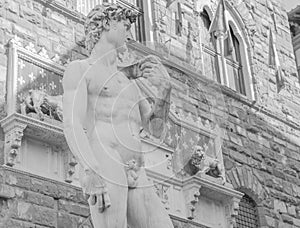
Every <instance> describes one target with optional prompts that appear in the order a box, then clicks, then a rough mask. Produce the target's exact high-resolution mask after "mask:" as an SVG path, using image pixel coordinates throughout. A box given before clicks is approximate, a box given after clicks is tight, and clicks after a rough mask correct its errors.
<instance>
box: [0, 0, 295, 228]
mask: <svg viewBox="0 0 300 228" xmlns="http://www.w3.org/2000/svg"><path fill="white" fill-rule="evenodd" d="M98 2H100V1H82V0H77V1H76V0H53V1H47V0H26V1H24V0H0V23H1V27H0V82H1V87H0V98H1V99H0V101H1V121H0V122H1V129H2V130H1V156H0V157H1V159H0V161H1V164H3V166H1V168H0V227H5V228H17V227H27V228H29V227H37V228H46V227H47V228H50V227H51V228H71V227H72V228H73V227H74V228H75V227H76V228H77V227H85V228H87V227H92V226H91V224H90V218H89V210H88V206H87V203H86V201H85V199H84V197H83V195H82V192H81V190H80V188H79V187H78V184H77V176H76V173H77V166H78V165H77V162H76V161H75V160H74V158H73V157H72V155H71V153H70V151H69V149H68V147H67V146H66V142H65V140H64V135H63V131H62V123H61V119H60V116H59V110H58V109H57V108H56V109H55V110H54V111H53V109H52V108H53V107H51V106H50V107H48V106H45V104H41V106H40V107H39V108H41V111H42V113H43V118H41V116H39V115H38V113H37V110H35V109H34V108H33V109H30V107H29V106H28V105H26V99H29V100H30V102H29V103H31V104H33V103H32V102H34V101H33V98H32V94H33V93H34V92H36V91H38V92H37V93H38V95H39V96H42V97H43V96H49V97H50V98H53V99H56V100H55V101H57V100H59V97H60V96H61V94H62V92H63V91H62V87H61V78H62V75H63V71H64V68H65V65H66V64H67V63H68V62H70V61H71V60H75V59H82V58H86V57H87V53H86V51H85V49H84V43H83V37H84V34H83V21H84V14H85V13H86V12H87V11H88V10H89V8H91V7H92V5H93V4H95V3H98ZM218 2H219V1H215V0H198V1H196V0H186V1H175V2H172V3H171V4H169V5H168V4H167V1H164V0H151V1H150V0H143V1H125V0H120V1H119V3H120V4H123V5H125V6H126V7H130V8H132V9H134V10H137V11H141V12H143V15H144V16H143V17H142V18H141V19H140V20H139V22H138V23H139V24H138V26H137V27H135V28H133V29H132V33H131V36H132V37H134V38H136V39H138V40H140V41H141V42H133V41H131V42H130V44H128V49H129V50H128V52H127V55H124V56H121V57H120V59H121V61H130V60H132V59H136V58H140V57H141V56H144V55H146V54H155V55H158V56H160V57H161V59H162V61H163V63H164V64H165V66H166V67H167V68H168V71H169V73H170V76H171V78H172V85H173V91H172V96H171V102H172V103H171V111H170V118H169V122H168V124H167V128H168V131H167V135H166V137H165V140H164V142H163V144H159V143H158V142H156V141H155V140H152V139H151V138H150V139H147V138H146V139H143V145H144V148H146V149H149V150H153V151H154V152H153V153H149V155H148V156H147V157H146V163H147V164H148V166H147V167H153V168H149V169H148V170H147V171H148V172H147V173H148V176H149V178H150V179H151V180H153V183H154V186H155V188H156V190H157V194H158V195H159V196H160V197H161V199H162V202H163V203H164V205H165V207H166V210H168V211H169V214H170V216H171V218H172V220H173V222H174V226H175V227H178V228H183V227H191V228H192V227H193V228H196V227H207V228H209V227H210V228H215V227H238V228H239V227H262V228H266V227H274V228H279V227H280V228H292V227H300V179H299V178H300V139H299V137H300V119H299V116H300V85H299V81H298V78H297V69H296V65H295V57H294V54H293V46H292V41H291V34H290V29H289V22H288V16H287V13H286V12H285V11H284V9H283V8H282V6H281V5H280V4H279V3H278V2H277V1H275V0H267V1H265V0H264V1H263V0H245V1H239V0H228V1H225V4H226V7H227V12H226V18H227V19H226V23H227V25H228V34H227V37H230V38H231V40H232V41H231V45H232V46H231V47H230V45H227V46H226V45H225V50H227V51H228V50H229V49H230V52H228V53H227V54H226V56H225V57H223V56H222V55H221V54H220V53H221V50H222V45H224V44H225V43H226V42H223V40H222V39H223V38H224V37H223V38H222V37H221V36H219V35H218V34H216V35H217V36H216V37H215V36H212V35H211V34H210V33H209V31H208V29H209V26H210V24H211V22H212V21H213V17H214V15H215V12H216V9H217V5H218ZM167 5H168V7H167ZM270 29H271V31H272V32H273V37H274V40H275V47H276V51H277V53H278V57H279V60H280V69H281V70H282V75H283V83H282V85H281V88H280V90H278V80H277V79H276V69H273V68H272V67H270V66H269V63H268V59H269V49H270V48H269V47H270V39H269V30H270ZM144 41H145V42H144ZM148 92H149V91H148ZM146 93H147V91H146ZM149 93H150V94H151V91H150V92H149ZM49 97H48V98H49ZM56 104H57V103H56ZM197 148H198V149H199V148H200V149H199V151H200V155H201V153H203V154H202V155H204V156H203V157H201V156H200V157H199V154H197V153H195V151H196V149H197ZM199 151H198V152H199ZM197 155H198V157H197ZM204 157H205V158H204ZM193 159H194V160H193ZM197 159H198V160H197ZM197 161H198V162H199V163H201V162H202V163H201V164H200V165H199V164H198V165H199V166H197V164H196V165H195V163H197ZM216 163H217V164H219V166H218V167H219V173H218V170H216V169H215V168H214V169H213V168H212V167H211V166H213V164H216ZM201 165H202V166H201ZM203 167H204V168H203ZM206 168H207V169H206ZM195 170H200V171H203V172H200V173H199V172H198V173H197V172H195ZM215 172H217V174H215ZM195 173H196V175H194V174H195Z"/></svg>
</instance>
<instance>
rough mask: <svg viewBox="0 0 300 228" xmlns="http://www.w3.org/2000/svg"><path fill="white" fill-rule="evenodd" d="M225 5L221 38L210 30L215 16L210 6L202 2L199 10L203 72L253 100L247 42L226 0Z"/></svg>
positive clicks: (246, 36) (237, 16)
mask: <svg viewBox="0 0 300 228" xmlns="http://www.w3.org/2000/svg"><path fill="white" fill-rule="evenodd" d="M225 4H226V11H225V16H226V17H225V16H224V17H225V18H224V19H225V20H226V21H225V23H226V26H227V32H226V34H225V36H224V37H223V39H222V38H221V37H220V36H219V35H218V34H216V33H215V32H212V33H211V34H210V33H209V29H210V25H211V24H212V21H213V18H214V16H213V13H212V11H211V10H210V9H211V8H212V7H209V5H205V6H203V7H202V11H201V12H200V20H199V21H200V34H201V35H200V38H201V43H202V49H203V51H202V53H203V63H202V64H203V75H204V76H205V77H207V78H210V79H212V80H214V81H216V82H219V83H220V84H223V85H225V86H227V87H229V88H231V89H232V90H234V91H236V92H237V93H239V94H242V95H244V96H247V97H248V98H250V99H252V100H254V99H255V98H254V88H253V80H252V73H251V67H250V54H251V53H250V52H249V45H250V41H249V38H248V35H247V33H246V32H245V29H244V27H245V25H244V24H243V20H242V18H240V15H239V13H238V12H237V11H236V10H235V9H234V8H233V7H232V6H231V5H230V4H228V3H227V2H226V1H225ZM221 48H224V49H223V50H222V49H221ZM223 54H224V58H225V60H224V58H223V56H222V55H223Z"/></svg>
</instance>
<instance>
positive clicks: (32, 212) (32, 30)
mask: <svg viewBox="0 0 300 228" xmlns="http://www.w3.org/2000/svg"><path fill="white" fill-rule="evenodd" d="M55 2H59V3H61V4H65V6H66V9H65V8H64V7H60V5H56V4H55ZM152 2H153V6H154V9H155V10H154V11H153V15H154V28H153V29H154V31H155V32H156V36H157V39H158V41H159V37H162V36H165V35H166V34H168V31H166V28H165V27H164V25H165V24H167V23H168V22H167V21H160V22H159V24H158V25H157V24H156V22H157V20H158V19H159V20H164V17H155V15H158V14H160V13H163V12H165V9H164V7H165V2H164V1H162V0H159V1H158V0H153V1H152ZM192 2H193V1H186V8H185V7H183V10H186V9H187V10H188V9H191V8H192V7H191V4H192ZM203 2H205V1H204V0H203ZM230 4H231V5H232V7H233V8H234V9H236V11H237V12H238V14H239V15H240V17H241V18H242V22H243V23H244V25H245V31H246V34H247V35H248V38H249V53H250V56H251V59H249V62H250V64H251V70H252V76H253V80H254V82H255V88H254V89H255V93H256V94H255V95H256V98H257V100H256V102H253V101H250V100H249V99H247V98H245V97H242V96H240V95H238V94H236V93H235V92H233V91H232V90H230V89H228V88H225V87H223V86H219V85H217V84H216V83H214V82H212V81H209V80H206V79H205V75H204V76H202V75H200V73H199V72H198V71H197V74H196V73H195V74H194V75H190V74H187V72H188V70H186V69H185V68H184V67H183V68H181V70H182V71H180V70H176V69H170V74H171V76H172V80H173V84H174V88H176V89H175V90H174V91H173V94H172V99H173V100H174V101H175V102H176V105H177V106H178V108H181V109H184V111H187V112H192V113H194V114H195V113H196V114H197V115H199V116H202V117H203V118H207V119H209V120H210V121H212V122H215V123H217V124H218V125H220V126H221V127H222V128H223V129H225V130H226V134H225V137H224V143H223V148H222V149H223V150H222V151H223V156H224V163H225V168H226V174H227V178H228V180H229V181H230V182H231V183H232V184H233V186H234V187H235V188H236V189H238V190H241V191H243V192H245V193H247V194H248V195H249V196H251V197H252V198H253V199H254V200H255V201H256V203H257V205H258V209H259V217H260V224H261V227H274V228H279V227H282V228H283V227H284V228H292V227H300V180H299V178H300V147H299V144H300V143H299V141H300V139H299V137H300V127H299V123H300V119H299V116H300V86H299V83H298V81H297V77H296V67H295V62H294V56H293V54H292V53H293V51H292V44H291V38H290V33H289V28H288V20H287V15H286V13H285V12H284V10H283V9H282V8H281V6H280V5H279V4H278V3H277V2H276V1H269V0H267V1H263V0H246V1H238V0H236V1H233V0H232V1H230ZM72 5H73V3H72V1H69V2H67V3H66V1H62V0H61V1H44V0H27V1H24V0H0V25H1V26H0V82H1V83H0V101H1V102H2V106H3V105H4V102H3V101H4V99H5V94H6V90H5V84H6V70H7V43H8V41H9V40H10V39H11V38H12V37H13V36H14V35H18V36H19V37H21V38H22V39H24V40H25V42H29V41H30V42H32V43H34V44H35V45H36V46H37V47H40V48H41V47H45V48H46V49H47V51H48V53H49V55H50V56H54V55H55V54H56V53H57V54H59V55H60V56H63V59H62V60H63V61H68V59H78V58H84V56H85V51H84V49H83V48H82V47H81V46H79V45H78V44H80V41H81V40H82V37H83V33H82V30H83V27H82V19H81V16H80V15H79V14H77V13H74V11H73V10H72ZM215 7H216V4H213V7H212V11H213V10H214V9H215ZM273 12H274V15H275V20H273V19H272V13H273ZM190 17H191V18H193V15H192V14H191V11H190V10H189V12H188V13H186V14H185V15H184V20H186V21H190V22H191V24H190V25H189V27H188V28H186V27H184V29H183V33H182V37H180V38H179V37H176V36H173V39H174V40H176V41H175V43H176V47H177V48H178V50H185V52H184V53H185V54H187V55H185V56H176V57H179V62H180V61H182V62H185V64H182V65H184V66H186V67H189V63H190V62H193V66H191V67H189V68H190V69H194V71H195V72H196V70H197V69H199V68H198V66H197V64H198V62H197V60H198V59H199V58H200V57H199V55H200V54H201V53H199V51H200V50H198V48H197V47H199V43H198V42H199V40H198V36H199V35H198V34H199V31H197V29H199V26H198V25H197V23H198V22H197V20H196V19H191V18H190ZM190 19H191V20H190ZM274 22H275V24H276V29H277V32H276V35H275V36H276V39H277V45H278V52H279V58H280V60H281V64H282V67H283V70H284V75H285V78H286V83H285V88H284V89H283V90H282V91H281V92H280V93H279V94H278V93H277V92H276V85H275V75H274V72H272V71H271V70H270V69H269V67H268V65H267V61H268V49H269V46H268V45H269V43H268V42H269V39H268V27H269V26H270V25H272V23H274ZM183 25H184V26H185V25H188V23H186V22H184V24H183ZM158 26H161V27H159V29H158ZM189 33H190V35H191V37H190V38H187V37H185V36H188V34H189ZM189 39H190V42H189V45H190V46H189V45H187V41H188V40H189ZM191 47H192V48H191ZM191 49H192V50H193V51H194V54H193V55H191V57H193V58H194V60H195V61H189V60H191V59H189V58H188V56H189V53H191V52H189V50H191ZM176 54H178V55H180V54H181V53H176V52H175V51H174V52H172V55H176ZM171 57H172V56H171ZM172 58H173V57H172ZM173 59H174V61H177V59H176V58H175V57H174V58H173ZM177 62H178V61H177ZM208 85H210V86H209V87H208ZM211 86H213V87H214V88H216V89H214V90H212V89H211ZM216 91H218V95H217V96H216ZM216 97H221V99H216ZM212 106H213V107H214V108H213V109H212V108H211V107H212ZM3 115H5V109H4V108H3V114H2V116H3ZM0 189H1V191H0V192H1V197H2V198H1V199H0V205H1V208H0V224H1V222H2V224H1V225H3V221H4V222H5V223H4V224H5V225H4V226H3V227H7V228H10V227H11V228H17V227H38V228H45V227H48V228H49V227H55V228H66V227H68V228H69V227H70V228H71V227H77V226H78V224H80V223H82V222H84V221H86V222H87V225H88V223H89V221H88V220H86V219H87V216H88V209H87V205H86V203H85V201H84V199H83V196H82V193H81V191H80V190H79V189H77V188H75V187H72V186H70V185H67V184H62V183H60V182H52V181H49V180H47V179H42V178H40V177H36V176H30V175H28V174H26V173H20V172H13V171H12V170H10V169H7V168H2V169H1V170H0ZM174 223H175V225H176V227H178V228H181V227H193V226H194V225H192V224H187V223H184V222H182V223H181V222H179V221H175V222H174ZM1 225H0V227H1ZM194 227H196V226H194Z"/></svg>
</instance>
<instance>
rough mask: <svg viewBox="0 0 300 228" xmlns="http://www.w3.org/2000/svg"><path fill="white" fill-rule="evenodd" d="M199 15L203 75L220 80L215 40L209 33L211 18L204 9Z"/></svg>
mask: <svg viewBox="0 0 300 228" xmlns="http://www.w3.org/2000/svg"><path fill="white" fill-rule="evenodd" d="M200 17H201V31H200V32H201V43H202V49H203V62H204V66H203V70H204V72H203V73H204V75H205V76H206V77H207V78H210V79H212V80H214V81H217V82H220V77H219V71H218V59H217V58H218V57H217V56H218V55H217V52H216V42H215V39H213V38H212V36H211V34H209V27H210V25H211V19H210V16H209V14H208V12H207V10H206V9H203V11H202V12H201V14H200Z"/></svg>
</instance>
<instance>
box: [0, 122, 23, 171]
mask: <svg viewBox="0 0 300 228" xmlns="http://www.w3.org/2000/svg"><path fill="white" fill-rule="evenodd" d="M26 127H27V125H26V124H24V123H19V122H17V121H12V122H8V123H2V128H3V131H4V135H5V144H4V162H5V165H7V166H11V167H12V166H14V165H15V164H16V159H17V156H18V154H19V152H20V147H21V143H22V137H23V132H24V130H25V128H26Z"/></svg>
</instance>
